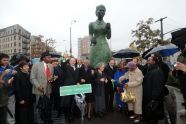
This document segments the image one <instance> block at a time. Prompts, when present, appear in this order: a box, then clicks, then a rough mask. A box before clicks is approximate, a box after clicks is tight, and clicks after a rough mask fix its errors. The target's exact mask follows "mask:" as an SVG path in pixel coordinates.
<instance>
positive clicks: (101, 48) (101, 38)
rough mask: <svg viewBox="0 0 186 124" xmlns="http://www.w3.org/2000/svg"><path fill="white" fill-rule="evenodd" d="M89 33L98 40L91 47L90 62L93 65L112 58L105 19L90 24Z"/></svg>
mask: <svg viewBox="0 0 186 124" xmlns="http://www.w3.org/2000/svg"><path fill="white" fill-rule="evenodd" d="M89 34H90V35H92V36H93V38H94V39H95V41H96V45H92V46H91V48H90V55H89V59H90V64H91V65H92V66H93V67H96V65H97V64H98V63H99V62H104V63H105V64H106V63H107V62H108V61H109V59H110V58H111V51H110V48H109V45H108V43H107V40H106V35H107V29H106V23H105V22H104V21H99V20H97V21H95V22H91V23H90V24H89Z"/></svg>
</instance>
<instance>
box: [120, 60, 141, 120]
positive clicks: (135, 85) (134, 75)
mask: <svg viewBox="0 0 186 124" xmlns="http://www.w3.org/2000/svg"><path fill="white" fill-rule="evenodd" d="M127 67H128V69H129V71H128V72H127V73H125V75H124V76H122V77H120V79H119V81H120V82H122V81H123V80H124V79H125V80H126V79H128V82H127V83H126V84H125V86H124V87H125V88H126V89H127V90H128V91H131V92H132V93H133V94H134V96H135V98H136V101H135V102H134V103H128V109H129V112H130V113H131V115H130V118H131V119H134V122H135V123H138V122H140V121H141V119H142V118H141V115H142V95H143V88H142V82H143V74H142V72H141V71H140V70H139V69H138V67H137V65H136V64H135V63H134V62H129V63H128V64H127ZM133 111H134V114H133V113H132V112H133Z"/></svg>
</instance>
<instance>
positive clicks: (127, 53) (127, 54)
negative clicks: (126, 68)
mask: <svg viewBox="0 0 186 124" xmlns="http://www.w3.org/2000/svg"><path fill="white" fill-rule="evenodd" d="M139 55H140V53H139V52H138V51H136V50H132V49H129V48H127V49H121V50H119V51H118V52H116V53H115V54H114V55H113V57H115V58H133V57H137V56H139Z"/></svg>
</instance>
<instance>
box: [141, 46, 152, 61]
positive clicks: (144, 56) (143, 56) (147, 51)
mask: <svg viewBox="0 0 186 124" xmlns="http://www.w3.org/2000/svg"><path fill="white" fill-rule="evenodd" d="M152 49H153V47H152V48H150V49H148V50H146V51H145V52H143V54H142V58H144V59H147V58H148V57H149V56H146V55H147V53H149V52H150V51H151V50H152Z"/></svg>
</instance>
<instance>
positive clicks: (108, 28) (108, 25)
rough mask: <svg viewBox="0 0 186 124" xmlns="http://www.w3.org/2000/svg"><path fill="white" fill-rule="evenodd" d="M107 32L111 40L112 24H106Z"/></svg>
mask: <svg viewBox="0 0 186 124" xmlns="http://www.w3.org/2000/svg"><path fill="white" fill-rule="evenodd" d="M106 30H107V39H110V38H111V24H110V23H107V24H106Z"/></svg>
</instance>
